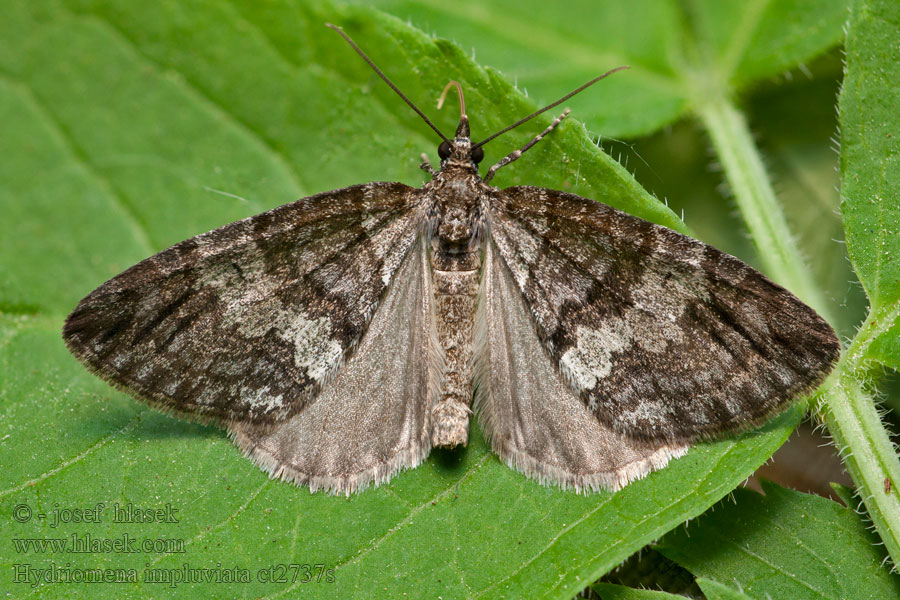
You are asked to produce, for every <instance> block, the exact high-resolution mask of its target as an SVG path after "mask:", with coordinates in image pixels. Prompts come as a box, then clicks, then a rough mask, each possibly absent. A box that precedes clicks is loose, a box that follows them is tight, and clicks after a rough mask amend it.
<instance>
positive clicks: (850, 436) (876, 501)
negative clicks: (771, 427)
mask: <svg viewBox="0 0 900 600" xmlns="http://www.w3.org/2000/svg"><path fill="white" fill-rule="evenodd" d="M820 392H821V394H822V400H823V402H822V408H821V410H820V415H821V416H822V418H823V419H824V421H825V425H826V426H827V427H828V432H829V433H830V434H831V436H832V437H833V438H834V441H835V443H836V444H837V447H838V448H839V449H840V452H841V458H842V459H843V462H844V467H846V469H847V471H848V472H849V473H850V477H852V478H853V481H854V483H855V484H856V486H857V495H858V496H859V497H860V498H861V499H862V501H863V503H864V504H865V506H866V510H867V511H868V513H869V518H870V519H871V520H872V523H873V524H874V525H875V529H876V530H877V531H878V534H879V536H881V540H882V541H883V542H884V546H885V548H887V551H888V554H890V556H891V559H892V561H893V563H894V566H895V568H896V566H897V565H900V528H898V524H900V491H898V490H897V486H898V485H900V465H898V463H897V455H896V453H895V451H894V446H893V444H892V443H891V440H890V438H889V437H888V434H887V431H885V429H884V426H883V425H882V424H881V419H880V418H879V416H878V411H877V409H876V408H875V404H874V403H873V402H872V398H871V397H870V396H869V395H868V394H867V393H866V392H865V391H864V390H863V389H862V386H861V385H860V383H859V381H857V380H856V379H855V378H854V377H853V376H852V375H851V374H850V373H847V372H846V371H845V370H844V369H843V368H842V367H841V366H838V368H837V369H835V371H834V373H832V375H831V377H829V378H828V380H827V381H826V382H825V383H824V384H823V386H822V388H820ZM886 480H887V481H889V482H890V483H889V484H887V485H886V484H885V481H886Z"/></svg>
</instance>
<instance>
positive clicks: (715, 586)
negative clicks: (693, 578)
mask: <svg viewBox="0 0 900 600" xmlns="http://www.w3.org/2000/svg"><path fill="white" fill-rule="evenodd" d="M697 585H698V586H699V587H700V589H701V590H702V591H703V595H704V596H706V600H750V596H748V595H747V594H744V593H743V592H740V591H738V590H734V589H732V588H730V587H728V586H727V585H723V584H721V583H719V582H718V581H713V580H712V579H705V578H703V577H698V578H697Z"/></svg>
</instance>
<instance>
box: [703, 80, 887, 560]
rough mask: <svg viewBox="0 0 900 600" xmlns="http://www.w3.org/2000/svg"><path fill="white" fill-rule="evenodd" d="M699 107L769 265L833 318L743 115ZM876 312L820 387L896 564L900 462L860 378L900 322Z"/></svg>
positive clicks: (822, 406)
mask: <svg viewBox="0 0 900 600" xmlns="http://www.w3.org/2000/svg"><path fill="white" fill-rule="evenodd" d="M697 112H698V114H699V116H700V118H701V120H702V121H703V123H704V125H705V126H706V129H707V131H708V132H709V135H710V137H711V138H712V141H713V145H714V147H715V149H716V152H717V154H718V157H719V160H720V161H721V162H722V165H723V167H724V169H725V176H726V178H727V180H728V183H729V185H730V186H731V189H732V192H733V193H734V197H735V200H736V202H737V205H738V207H739V209H740V211H741V214H742V216H743V219H744V222H745V223H746V225H747V228H748V230H749V232H750V236H751V238H752V239H753V242H754V244H755V246H756V250H757V252H758V254H759V257H760V259H761V260H762V261H763V263H764V270H765V271H766V272H767V274H768V275H769V276H770V277H771V278H772V279H773V280H774V281H776V282H778V283H780V284H782V285H784V286H785V287H787V288H788V289H790V290H791V291H793V292H794V293H795V294H797V296H798V297H800V298H801V299H802V300H803V301H804V302H806V303H807V304H809V305H810V306H811V307H813V308H814V309H815V310H816V311H817V312H818V313H819V314H821V315H822V316H823V317H825V319H826V320H828V321H831V322H834V321H833V319H832V318H831V314H830V311H829V310H828V307H827V305H826V302H825V299H824V297H823V296H822V294H821V293H820V292H819V289H818V287H817V286H816V284H815V282H814V281H813V278H812V275H811V273H810V271H809V270H808V269H807V268H806V265H805V263H804V261H803V259H802V258H801V255H800V252H799V249H798V248H797V246H796V244H795V242H794V238H793V237H792V236H791V233H790V230H789V228H788V225H787V221H786V220H785V218H784V214H783V213H782V211H781V208H780V206H779V205H778V203H777V201H776V199H775V193H774V192H773V190H772V185H771V183H770V181H769V177H768V174H767V173H766V170H765V167H764V166H763V162H762V160H761V158H760V156H759V152H758V150H757V148H756V145H755V144H754V142H753V139H752V137H751V135H750V132H749V129H748V128H747V124H746V121H745V120H744V117H743V115H742V114H741V113H740V112H739V111H738V110H737V109H736V108H735V107H734V106H733V105H732V104H731V103H730V102H729V101H728V100H727V99H725V98H724V97H719V98H716V97H712V98H706V99H704V101H703V102H702V103H700V104H699V106H698V108H697ZM898 310H900V309H898ZM873 315H874V313H873V314H870V315H869V318H868V319H867V320H866V323H865V324H863V326H862V327H861V328H860V330H859V332H858V333H857V336H856V337H855V338H854V340H853V342H852V343H851V345H850V346H849V347H848V348H847V349H846V350H845V351H844V353H843V356H842V358H841V361H840V362H839V363H838V366H837V367H836V368H835V370H834V372H833V373H832V374H831V376H830V377H829V378H828V379H827V380H826V382H825V383H824V384H823V385H822V387H821V388H820V390H819V392H818V395H817V398H818V399H819V402H818V403H817V404H816V410H817V412H818V414H819V416H820V417H821V418H822V419H823V420H824V422H825V424H826V426H827V427H828V431H829V433H830V434H831V435H832V437H833V438H834V440H835V443H836V444H837V447H838V450H839V452H840V454H841V457H842V458H843V461H844V465H845V466H846V468H847V471H848V472H849V473H850V476H851V477H852V478H853V482H854V483H855V484H856V487H857V494H858V495H859V497H860V498H861V499H862V500H863V502H864V503H865V506H866V509H867V510H868V512H869V515H870V517H871V519H872V522H873V524H874V525H875V528H876V530H877V531H878V534H879V535H880V536H881V539H882V540H883V541H884V544H885V547H886V548H887V550H888V553H889V554H890V556H891V558H892V560H893V562H894V564H895V565H900V490H898V489H897V487H898V486H900V464H898V461H897V455H896V452H895V450H894V447H893V445H892V444H891V441H890V438H889V436H888V433H887V431H886V430H885V428H884V425H883V424H882V422H881V419H880V417H879V416H878V410H877V408H876V406H875V403H874V401H873V398H872V397H871V395H869V394H868V393H866V392H865V391H864V389H863V386H862V383H861V379H860V378H862V377H864V376H865V365H864V364H863V360H864V357H865V349H866V348H867V347H868V344H869V342H870V341H871V340H872V339H875V337H877V335H876V334H877V330H878V329H879V325H878V324H879V323H885V322H889V323H892V322H893V320H894V319H892V318H890V316H891V315H881V318H880V319H879V318H877V316H873ZM893 316H894V318H896V317H897V315H893ZM885 480H887V481H889V484H885ZM885 490H887V491H885Z"/></svg>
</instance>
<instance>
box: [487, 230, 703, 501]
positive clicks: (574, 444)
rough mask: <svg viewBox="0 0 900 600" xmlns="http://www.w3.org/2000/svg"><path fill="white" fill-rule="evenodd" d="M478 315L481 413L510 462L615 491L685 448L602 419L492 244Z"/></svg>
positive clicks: (534, 473)
mask: <svg viewBox="0 0 900 600" xmlns="http://www.w3.org/2000/svg"><path fill="white" fill-rule="evenodd" d="M483 268H484V271H483V275H482V284H481V295H480V297H479V298H480V303H479V306H478V312H477V316H476V335H475V342H476V349H475V355H476V357H477V359H476V364H475V385H476V394H475V412H476V414H478V416H479V420H480V421H481V424H482V428H483V429H484V431H485V435H486V437H487V438H488V440H489V441H490V444H491V447H492V448H493V450H494V452H496V453H497V454H498V455H499V456H501V457H502V458H503V459H504V460H505V461H506V462H507V464H509V465H510V466H511V467H513V468H515V469H517V470H519V471H521V472H522V473H525V474H526V475H528V476H530V477H535V478H537V479H538V480H539V481H541V482H542V483H546V482H551V483H556V484H559V485H563V486H567V487H574V488H575V489H576V490H579V491H582V490H588V489H590V490H598V489H600V488H603V489H611V490H617V489H619V488H621V487H622V486H624V485H626V484H627V483H628V482H629V481H632V480H633V479H637V478H640V477H643V476H644V475H646V474H647V473H648V472H650V471H651V470H652V469H658V468H661V467H663V466H665V465H666V463H668V461H669V459H670V458H673V457H677V456H681V455H682V454H684V453H685V452H686V451H687V446H684V445H681V444H677V443H672V444H670V443H667V442H665V441H660V440H649V441H644V440H640V439H637V438H634V437H631V436H628V435H626V434H624V433H620V432H617V431H615V430H614V429H613V428H612V427H610V426H608V425H607V424H605V423H604V422H602V421H601V420H599V419H597V417H596V416H594V415H593V414H592V413H591V412H590V411H589V410H588V408H587V406H586V405H585V403H584V402H583V401H582V400H581V399H580V398H579V397H578V395H577V394H575V393H574V392H572V390H570V389H569V387H568V386H566V384H565V382H564V380H563V378H562V376H561V374H560V372H559V370H558V369H557V367H556V365H555V364H554V362H553V360H552V359H551V357H550V354H549V353H548V352H546V351H545V350H544V348H543V346H542V345H541V342H540V340H539V339H538V337H537V331H536V329H535V327H534V319H533V318H532V316H531V314H530V313H529V310H528V307H527V306H526V305H525V300H524V298H523V296H522V293H521V291H520V289H519V288H518V286H517V285H516V283H515V282H514V281H513V278H512V274H511V272H510V270H509V268H508V267H507V266H506V265H505V264H504V263H503V261H502V260H501V259H500V255H499V253H498V252H497V249H496V247H495V245H494V244H493V242H488V244H487V251H486V256H485V260H484V267H483Z"/></svg>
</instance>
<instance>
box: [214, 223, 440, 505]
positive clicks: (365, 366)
mask: <svg viewBox="0 0 900 600" xmlns="http://www.w3.org/2000/svg"><path fill="white" fill-rule="evenodd" d="M432 298H433V294H432V289H431V280H430V276H429V270H428V263H427V260H426V252H425V244H424V243H423V242H422V241H421V238H420V242H419V243H418V244H417V245H416V246H414V249H413V250H412V251H411V252H410V253H409V254H408V257H407V259H406V260H405V262H404V264H403V265H402V266H401V267H400V268H399V269H398V271H397V273H396V275H395V276H394V278H393V282H392V283H391V285H390V287H389V288H388V292H387V293H386V295H385V298H384V300H383V301H382V303H381V305H380V306H379V308H378V311H377V312H376V313H375V316H374V317H373V319H372V322H371V324H370V325H369V328H368V331H367V332H366V335H365V336H364V337H363V340H362V342H361V343H360V346H359V348H358V350H357V351H356V352H355V353H354V355H353V356H352V357H351V358H350V360H349V361H348V362H347V363H346V364H345V365H344V366H343V367H342V368H341V370H340V372H339V373H338V374H337V375H336V376H335V377H334V379H332V380H331V381H330V382H329V383H327V384H326V385H325V386H324V387H323V389H322V392H321V393H320V394H319V396H318V397H317V398H316V399H315V401H314V402H312V403H311V404H309V405H308V406H306V407H305V408H304V409H303V410H302V411H301V412H300V413H298V414H296V415H294V416H293V417H291V418H290V419H288V420H287V421H285V422H284V423H281V424H279V425H277V426H276V428H275V429H273V430H271V431H266V430H265V429H264V428H262V427H260V426H254V425H252V424H249V423H244V422H235V423H232V424H230V426H229V428H230V430H231V433H232V435H233V436H234V439H235V442H236V443H237V444H238V446H240V447H241V448H242V449H243V450H244V452H245V453H246V454H248V455H249V456H250V457H251V458H252V459H253V460H254V461H255V462H256V463H257V464H259V465H260V466H261V467H262V468H263V469H265V470H266V471H268V472H270V473H271V474H272V476H273V477H281V478H282V479H288V480H291V481H293V482H295V483H298V484H305V485H309V486H310V489H311V490H312V491H316V490H317V489H320V488H321V489H326V490H330V491H334V492H342V493H346V494H349V493H350V492H353V491H356V490H358V489H360V488H362V487H365V486H366V485H367V484H369V483H372V482H375V483H376V484H377V483H381V482H382V481H385V480H386V479H388V478H389V477H390V476H391V475H392V474H393V473H394V472H396V471H397V470H399V469H401V468H404V467H412V466H415V465H417V464H418V463H420V462H421V461H422V460H423V459H424V458H425V456H426V455H427V454H428V451H429V450H430V449H431V421H430V418H431V408H432V406H433V405H434V403H435V401H436V398H437V394H438V385H439V377H440V375H439V373H440V364H441V359H440V357H439V356H431V357H430V358H429V353H428V348H429V347H431V348H432V349H433V348H435V347H436V344H430V343H429V342H430V340H433V339H434V337H435V336H436V333H435V331H434V318H433V310H434V307H433V300H432Z"/></svg>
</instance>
